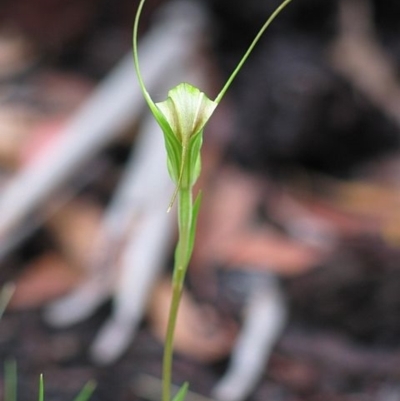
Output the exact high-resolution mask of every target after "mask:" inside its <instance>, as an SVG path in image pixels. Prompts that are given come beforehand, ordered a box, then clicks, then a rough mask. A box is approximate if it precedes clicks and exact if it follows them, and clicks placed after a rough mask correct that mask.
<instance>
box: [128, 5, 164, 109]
mask: <svg viewBox="0 0 400 401" xmlns="http://www.w3.org/2000/svg"><path fill="white" fill-rule="evenodd" d="M144 2H145V0H141V1H140V3H139V7H138V10H137V13H136V17H135V22H134V24H133V35H132V48H133V62H134V65H135V70H136V74H137V77H138V81H139V86H140V89H141V90H142V92H143V96H144V98H145V99H146V102H147V104H148V105H149V107H150V110H151V111H152V113H153V114H154V116H155V115H156V114H157V113H158V109H157V106H156V105H155V104H154V102H153V100H152V99H151V97H150V95H149V93H148V92H147V89H146V87H145V85H144V82H143V78H142V73H141V72H140V67H139V57H138V46H137V42H138V40H137V37H138V27H139V19H140V15H141V13H142V9H143V5H144Z"/></svg>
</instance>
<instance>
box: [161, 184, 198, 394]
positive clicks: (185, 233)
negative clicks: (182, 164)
mask: <svg viewBox="0 0 400 401" xmlns="http://www.w3.org/2000/svg"><path fill="white" fill-rule="evenodd" d="M192 221H193V201H192V189H191V188H186V187H185V188H180V190H179V194H178V229H179V241H178V244H177V247H176V251H175V265H174V273H173V279H172V300H171V306H170V311H169V317H168V326H167V334H166V338H165V346H164V358H163V391H162V400H163V401H169V400H170V397H171V381H172V359H173V345H174V334H175V327H176V319H177V317H178V310H179V304H180V300H181V296H182V289H183V283H184V280H185V275H186V270H187V268H188V264H189V259H190V252H191V246H190V231H191V225H192Z"/></svg>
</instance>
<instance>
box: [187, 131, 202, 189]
mask: <svg viewBox="0 0 400 401" xmlns="http://www.w3.org/2000/svg"><path fill="white" fill-rule="evenodd" d="M202 145H203V130H201V131H199V132H198V133H197V134H196V135H194V136H193V137H192V138H191V140H190V157H189V160H190V185H194V184H195V182H196V181H197V179H198V178H199V175H200V172H201V154H200V150H201V146H202Z"/></svg>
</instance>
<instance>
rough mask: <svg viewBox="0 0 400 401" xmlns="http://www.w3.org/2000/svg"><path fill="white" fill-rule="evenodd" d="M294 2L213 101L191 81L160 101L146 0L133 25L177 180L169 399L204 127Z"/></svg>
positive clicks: (166, 368)
mask: <svg viewBox="0 0 400 401" xmlns="http://www.w3.org/2000/svg"><path fill="white" fill-rule="evenodd" d="M291 1H292V0H284V1H283V2H282V4H281V5H280V6H279V7H278V8H277V9H276V10H275V11H274V12H273V13H272V14H271V16H270V17H269V18H268V20H267V21H266V22H265V23H264V25H263V26H262V27H261V29H260V31H259V32H258V34H257V35H256V37H255V38H254V40H253V41H252V43H251V44H250V46H249V48H248V50H247V51H246V52H245V54H244V56H243V57H242V59H241V60H240V62H239V63H238V65H237V67H236V68H235V69H234V71H233V72H232V74H231V76H230V77H229V79H228V80H227V82H226V83H225V85H224V86H223V88H222V90H221V91H220V93H219V94H218V96H217V97H216V98H215V99H214V100H211V99H210V98H208V97H207V96H206V95H205V94H204V93H203V92H202V91H201V90H200V89H198V88H196V87H195V86H193V85H191V84H189V83H181V84H179V85H177V86H176V87H174V88H173V89H171V90H170V91H169V92H168V97H167V99H166V100H165V101H163V102H157V103H155V102H154V101H153V100H152V98H151V96H150V95H149V93H148V91H147V89H146V86H145V84H144V82H143V78H142V74H141V72H140V68H139V58H138V50H137V49H138V47H137V33H138V25H139V19H140V15H141V12H142V9H143V6H144V3H145V0H140V3H139V7H138V10H137V13H136V17H135V21H134V27H133V59H134V65H135V69H136V74H137V77H138V80H139V84H140V88H141V90H142V92H143V96H144V98H145V100H146V102H147V104H148V106H149V108H150V110H151V112H152V114H153V116H154V118H155V119H156V121H157V122H158V124H159V126H160V127H161V130H162V132H163V134H164V142H165V148H166V151H167V168H168V172H169V175H170V177H171V179H172V181H173V182H174V183H175V185H176V187H175V191H174V193H173V195H172V199H171V201H170V204H169V206H168V211H169V210H170V209H171V207H172V205H173V203H174V201H175V199H176V198H178V228H179V240H178V244H177V247H176V251H175V264H174V273H173V294H172V301H171V308H170V316H169V322H168V327H167V335H166V339H165V348H164V361H163V395H162V400H163V401H170V397H171V395H170V389H171V371H172V353H173V349H172V348H173V339H174V330H175V323H176V318H177V314H178V309H179V302H180V298H181V294H182V288H183V282H184V278H185V275H186V270H187V267H188V264H189V261H190V257H191V254H192V250H193V245H194V237H195V230H196V221H197V215H198V211H199V208H200V201H201V193H200V194H199V195H198V196H197V197H196V200H195V201H193V199H192V197H193V194H192V193H193V186H194V184H195V182H196V180H197V179H198V177H199V175H200V171H201V155H200V151H201V146H202V142H203V130H204V127H205V125H206V124H207V122H208V121H209V119H210V118H211V116H212V115H213V113H214V111H215V109H216V108H217V106H218V104H219V103H220V102H221V100H222V98H223V97H224V95H225V93H226V92H227V90H228V88H229V87H230V85H231V83H232V81H233V80H234V79H235V77H236V76H237V74H238V73H239V71H240V70H241V68H242V67H243V64H244V63H245V61H246V60H247V59H248V57H249V55H250V54H251V52H252V51H253V49H254V47H255V46H256V44H257V42H258V41H259V40H260V38H261V36H262V35H263V33H264V32H265V30H266V29H267V28H268V27H269V25H270V24H271V22H272V21H273V20H274V19H275V18H276V16H277V15H278V14H279V13H280V12H281V11H282V10H283V9H284V8H285V7H286V6H287V5H288V4H289V3H290V2H291ZM186 391H187V385H184V386H183V387H182V388H181V390H180V391H179V392H178V394H177V395H176V397H175V398H174V401H183V399H184V398H185V394H186Z"/></svg>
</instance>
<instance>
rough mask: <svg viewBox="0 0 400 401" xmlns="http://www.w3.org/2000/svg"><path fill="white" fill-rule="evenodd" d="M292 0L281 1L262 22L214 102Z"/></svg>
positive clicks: (220, 98) (220, 97)
mask: <svg viewBox="0 0 400 401" xmlns="http://www.w3.org/2000/svg"><path fill="white" fill-rule="evenodd" d="M291 1H292V0H285V1H283V2H282V3H281V4H280V5H279V6H278V7H277V8H276V9H275V11H274V12H273V13H272V14H271V15H270V17H269V18H268V19H267V21H266V22H265V23H264V25H263V26H262V27H261V29H260V30H259V31H258V33H257V35H256V37H255V38H254V39H253V41H252V42H251V44H250V46H249V47H248V49H247V50H246V53H245V54H244V56H243V57H242V58H241V60H240V61H239V63H238V65H237V66H236V68H235V69H234V70H233V72H232V74H231V75H230V77H229V78H228V80H227V81H226V83H225V85H224V87H223V88H222V89H221V92H220V93H219V94H218V96H217V97H216V98H215V102H216V103H219V102H220V101H221V100H222V98H223V97H224V96H225V93H226V92H227V90H228V89H229V87H230V86H231V84H232V82H233V80H234V79H235V78H236V76H237V74H238V73H239V71H240V70H241V69H242V67H243V64H244V63H245V62H246V61H247V59H248V58H249V56H250V54H251V52H252V51H253V49H254V47H255V46H256V44H257V43H258V41H259V40H260V39H261V36H262V35H263V34H264V32H265V31H266V29H267V28H268V27H269V26H270V25H271V23H272V22H273V21H274V19H275V18H276V17H277V16H278V15H279V14H280V13H281V11H282V10H283V9H284V8H286V6H287V5H288V4H289V3H290V2H291Z"/></svg>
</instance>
